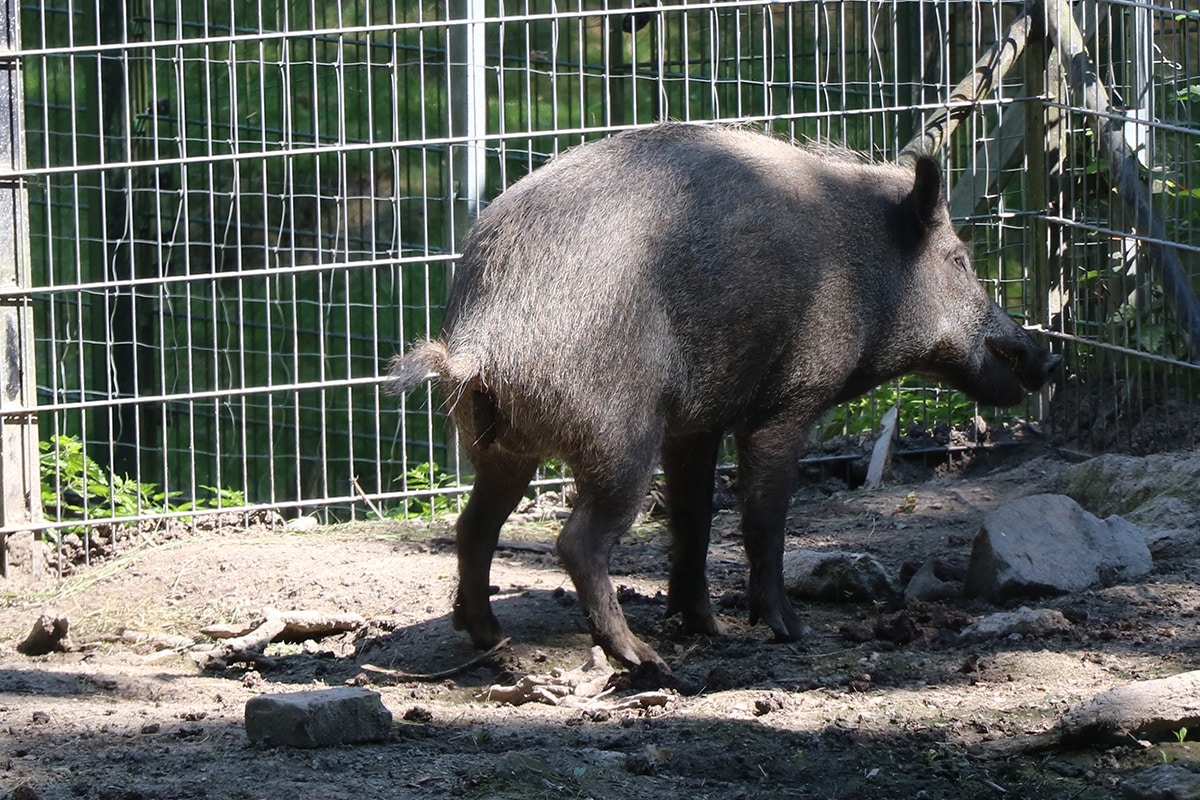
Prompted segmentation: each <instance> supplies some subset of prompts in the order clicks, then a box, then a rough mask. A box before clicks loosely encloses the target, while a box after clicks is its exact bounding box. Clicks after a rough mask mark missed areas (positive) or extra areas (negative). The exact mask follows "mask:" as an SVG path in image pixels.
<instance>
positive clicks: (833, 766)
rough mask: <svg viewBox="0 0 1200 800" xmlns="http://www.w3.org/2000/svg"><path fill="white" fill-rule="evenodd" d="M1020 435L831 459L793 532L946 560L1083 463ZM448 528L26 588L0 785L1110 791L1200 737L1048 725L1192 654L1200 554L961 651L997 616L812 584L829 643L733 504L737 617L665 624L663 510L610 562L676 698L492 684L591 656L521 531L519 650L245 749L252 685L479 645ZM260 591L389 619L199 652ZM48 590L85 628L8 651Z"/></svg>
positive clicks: (723, 595) (162, 791)
mask: <svg viewBox="0 0 1200 800" xmlns="http://www.w3.org/2000/svg"><path fill="white" fill-rule="evenodd" d="M1007 452H1009V455H1008V456H1006V458H1005V460H1004V461H1000V460H998V459H997V457H996V456H984V457H977V458H976V459H975V460H974V462H973V463H971V464H970V465H969V466H968V467H967V468H965V469H962V470H956V471H954V472H956V473H957V474H938V471H937V470H928V471H925V472H922V471H920V470H917V469H912V468H909V469H908V470H907V472H903V473H902V476H901V478H900V480H899V482H894V483H891V484H889V485H887V486H886V487H885V488H883V489H879V490H875V491H864V490H845V489H844V488H843V489H837V486H838V484H837V482H836V481H835V480H832V479H831V478H829V477H828V476H826V477H824V478H822V477H821V476H815V480H814V481H812V482H810V483H809V484H808V485H806V486H805V488H804V489H803V490H802V491H801V492H800V494H799V495H798V496H797V498H796V501H795V503H794V506H793V508H792V512H791V516H790V523H789V528H788V530H789V537H788V547H789V548H801V547H803V548H810V549H818V550H820V549H852V550H856V551H865V552H869V553H871V554H872V555H873V556H875V557H876V558H877V559H878V560H879V561H881V562H882V563H883V564H884V565H886V566H887V567H889V568H890V569H891V570H892V571H893V572H895V573H897V574H898V573H900V572H901V570H902V568H903V567H904V565H906V564H908V565H910V567H911V565H914V564H919V563H920V562H922V561H924V560H925V559H926V558H928V557H929V556H932V555H937V556H942V557H945V558H948V559H950V560H953V559H955V558H958V559H960V560H962V561H963V562H964V563H965V560H966V558H967V556H968V554H969V552H970V544H971V540H972V537H973V536H974V534H975V533H976V531H977V530H978V528H979V525H980V522H981V519H982V516H983V514H984V513H985V512H987V511H988V510H989V509H991V508H994V507H996V506H997V505H999V504H1002V503H1004V502H1006V501H1008V500H1011V499H1013V498H1015V497H1018V496H1022V495H1026V494H1032V493H1036V492H1040V491H1055V490H1059V489H1061V488H1062V475H1063V472H1064V470H1065V469H1066V466H1067V465H1066V463H1065V462H1064V461H1062V460H1061V459H1060V458H1059V457H1057V456H1056V455H1054V454H1053V453H1042V454H1037V457H1036V458H1035V457H1033V456H1034V455H1035V454H1033V453H1030V452H1029V451H1026V450H1022V452H1021V453H1020V454H1019V455H1018V456H1017V457H1016V460H1015V461H1014V460H1013V458H1014V457H1013V456H1012V454H1011V451H1007ZM541 509H542V510H543V511H545V515H547V516H554V511H553V509H552V508H551V509H548V510H547V509H546V507H545V506H542V507H541ZM530 516H536V514H533V515H530ZM557 527H558V523H557V522H556V521H534V520H527V521H522V522H515V523H510V525H509V526H508V527H507V528H506V529H505V532H504V534H503V537H504V538H505V539H507V540H514V541H525V542H544V543H549V542H552V541H553V537H554V533H555V531H556V530H557ZM449 533H450V522H449V521H444V522H438V523H435V524H430V523H399V522H396V523H370V524H359V525H352V526H340V527H331V528H320V529H317V530H315V531H311V532H308V533H303V534H298V533H284V532H275V531H267V530H264V529H261V528H259V529H229V528H226V529H223V530H220V531H216V532H209V533H204V534H196V535H193V536H189V537H187V538H182V539H178V540H174V541H169V542H167V543H165V544H159V545H157V546H153V547H151V546H146V547H143V548H141V549H137V550H134V551H133V552H129V553H127V554H125V555H122V556H121V557H119V558H117V559H115V560H109V561H105V562H102V563H100V564H97V565H94V566H91V567H89V568H87V569H83V570H81V571H80V572H79V573H78V574H76V575H73V576H71V577H70V578H67V579H65V580H64V581H62V582H61V584H57V585H52V586H43V587H41V588H40V589H36V590H35V589H22V590H19V591H18V590H13V589H11V587H10V588H9V590H7V591H6V592H5V594H3V595H2V601H3V602H2V607H3V613H2V615H0V642H3V644H0V798H8V797H12V798H20V799H21V800H28V799H29V798H35V797H36V798H41V799H42V800H52V799H56V798H105V799H106V800H142V799H143V798H145V799H149V798H221V799H222V800H237V799H239V798H310V797H311V798H343V797H344V798H354V799H355V800H363V799H365V798H409V797H412V798H427V797H462V798H586V797H590V798H597V800H599V799H600V798H628V797H637V798H660V797H661V798H676V797H690V798H738V797H747V798H748V797H754V798H776V797H780V798H782V797H789V798H998V797H1004V798H1024V797H1029V798H1108V797H1117V796H1121V785H1122V783H1123V781H1126V780H1129V779H1130V777H1131V776H1133V775H1135V774H1136V773H1138V772H1140V771H1141V770H1143V769H1145V768H1147V767H1150V766H1153V765H1157V764H1162V763H1164V762H1173V763H1181V764H1193V763H1195V762H1196V760H1197V755H1198V754H1200V744H1192V743H1191V742H1190V741H1183V742H1179V741H1175V739H1174V738H1173V737H1172V738H1171V739H1170V740H1169V741H1160V742H1138V741H1135V740H1133V739H1132V738H1131V739H1129V740H1128V741H1118V742H1111V741H1107V742H1085V743H1082V744H1080V745H1076V746H1074V747H1072V748H1070V749H1064V748H1062V747H1050V748H1045V747H1039V746H1037V743H1038V742H1039V741H1041V740H1039V739H1037V738H1036V735H1037V734H1039V733H1042V732H1045V731H1047V730H1049V729H1051V728H1052V727H1053V725H1054V724H1055V722H1056V721H1057V720H1058V719H1059V717H1060V715H1061V714H1062V712H1063V711H1064V710H1065V709H1067V708H1068V707H1069V706H1071V705H1073V704H1075V703H1078V702H1080V701H1083V700H1086V699H1088V698H1091V697H1093V696H1094V695H1096V694H1097V693H1099V692H1102V691H1104V690H1106V689H1109V688H1111V687H1113V686H1115V685H1118V684H1121V683H1123V682H1126V681H1129V680H1133V679H1146V678H1154V677H1161V676H1166V675H1170V674H1174V673H1177V672H1179V671H1182V670H1187V669H1196V668H1197V667H1200V663H1198V662H1200V650H1198V649H1197V644H1198V636H1200V627H1198V622H1197V611H1198V610H1200V591H1198V590H1197V583H1198V579H1200V554H1193V553H1182V554H1180V553H1176V554H1175V556H1174V558H1173V560H1171V561H1160V562H1158V563H1157V564H1156V568H1155V571H1154V572H1153V573H1152V574H1151V575H1149V576H1148V577H1146V578H1145V579H1142V580H1140V581H1138V582H1137V583H1132V584H1125V585H1117V586H1112V587H1109V588H1103V589H1096V590H1094V591H1089V592H1084V593H1080V594H1076V595H1072V596H1067V597H1058V598H1051V599H1047V600H1043V601H1037V602H1034V603H1031V605H1035V606H1039V605H1040V606H1043V607H1048V608H1056V609H1059V610H1061V611H1062V612H1063V613H1064V614H1065V615H1066V616H1067V618H1068V619H1070V620H1071V621H1072V623H1073V627H1072V629H1071V630H1070V632H1068V633H1066V634H1063V635H1059V636H1055V637H1053V638H1047V639H1041V640H1032V639H1028V638H1020V637H1012V638H1008V639H1005V640H1003V641H995V642H990V643H987V644H982V645H970V646H964V645H960V644H958V643H957V642H956V638H955V634H956V632H957V630H959V629H961V627H963V626H964V625H965V624H966V623H967V622H969V621H971V620H972V619H974V618H977V617H978V616H980V615H983V614H986V613H988V612H991V611H994V610H996V609H995V608H993V607H987V606H983V605H979V604H973V603H970V602H966V601H962V602H952V603H943V604H938V605H931V606H919V607H915V608H908V609H904V608H902V607H901V606H900V605H898V604H896V603H891V602H885V601H876V602H868V603H857V604H855V603H849V604H835V603H821V604H806V605H804V606H803V611H802V613H803V615H804V618H805V620H806V621H807V623H808V625H809V626H810V627H811V628H812V631H813V634H812V636H811V638H810V639H809V640H808V641H805V642H803V643H800V644H774V643H772V642H771V641H770V636H769V632H768V631H767V629H766V628H764V627H761V626H759V627H750V626H749V625H748V623H747V611H746V608H745V597H744V581H745V576H746V570H745V567H744V559H743V556H742V552H741V541H740V538H739V534H738V529H737V515H736V513H733V512H729V511H724V512H721V513H718V514H717V516H716V531H715V535H714V541H713V546H712V551H711V555H710V558H709V570H710V576H711V579H712V589H713V592H714V595H715V597H716V599H717V605H718V609H719V611H720V613H721V614H722V615H723V619H724V620H725V621H726V622H727V623H728V624H729V627H730V634H729V635H728V636H726V637H723V638H720V639H708V638H703V637H696V636H690V635H685V634H683V633H682V632H681V631H680V629H679V626H678V623H677V621H675V620H671V619H664V618H663V612H664V609H665V595H664V592H665V588H666V573H665V568H666V541H665V536H664V531H663V529H662V526H661V523H659V522H658V521H656V520H655V519H654V518H653V517H650V518H648V519H646V520H643V521H642V522H640V523H639V525H638V526H637V528H636V529H635V531H634V532H633V533H632V535H631V536H630V537H629V538H628V539H627V540H626V542H625V543H623V544H622V545H621V547H620V548H619V549H618V552H617V554H616V557H615V560H614V564H613V570H612V572H613V580H614V583H615V584H617V585H619V586H620V587H621V596H622V601H623V604H624V608H625V611H626V613H627V615H628V616H629V617H630V621H631V625H632V627H633V629H634V631H635V632H637V633H639V634H641V635H642V636H644V637H645V638H646V639H647V640H648V641H649V642H650V643H651V644H652V645H653V646H654V647H655V648H657V650H658V652H659V653H660V654H662V655H663V656H664V658H665V659H666V660H667V661H668V663H669V664H670V665H671V667H672V668H673V670H674V673H675V677H676V678H677V679H678V682H679V683H678V686H679V687H680V688H682V690H683V692H682V693H676V694H672V695H671V697H670V699H669V700H668V701H667V703H666V705H665V706H662V707H650V708H634V709H628V710H616V709H613V708H612V707H611V705H608V706H606V705H604V703H603V701H602V703H600V704H596V705H593V706H591V707H589V708H584V709H580V708H563V707H555V706H550V705H545V704H536V703H529V704H525V705H522V706H519V707H513V706H505V705H499V704H496V703H491V702H486V701H483V700H480V699H478V696H479V695H480V693H481V692H483V691H484V690H486V689H487V687H488V686H490V685H491V684H493V683H497V682H511V681H512V680H513V679H514V678H515V677H519V676H521V675H525V674H529V673H538V674H545V673H549V672H550V671H551V670H552V669H554V668H560V669H569V668H573V667H577V666H579V665H580V664H582V663H583V662H584V661H585V659H586V657H587V654H588V650H589V644H590V642H589V637H588V635H587V634H586V632H585V628H584V621H583V619H582V616H581V614H580V611H579V608H578V605H577V603H576V602H575V599H574V598H575V595H574V591H573V589H572V586H571V584H570V581H569V580H568V579H567V577H566V575H565V573H564V572H563V571H562V569H561V568H560V567H559V565H558V563H557V560H556V559H555V557H554V556H553V555H552V554H549V553H542V552H537V551H536V550H534V551H529V550H523V549H505V550H502V551H501V552H500V553H499V554H498V556H497V559H496V564H495V568H494V571H493V576H492V581H493V583H495V584H496V585H497V586H498V587H499V592H498V594H496V596H495V597H494V601H493V602H494V607H495V610H496V613H497V615H498V616H499V618H500V620H501V622H502V624H503V625H504V626H505V631H506V633H507V634H508V635H510V636H511V637H512V641H511V644H510V645H509V646H508V647H507V648H506V649H504V650H503V651H501V652H500V653H499V654H498V655H496V656H495V657H493V658H491V659H489V660H487V661H485V662H484V663H482V664H480V665H478V666H476V667H473V668H471V669H469V670H467V671H465V672H462V673H460V674H458V675H456V676H455V677H453V678H451V679H443V680H437V681H402V682H400V683H398V684H396V685H380V684H375V685H374V687H373V688H375V689H376V690H377V691H379V692H380V693H381V695H382V697H383V701H384V703H385V704H386V706H387V707H388V708H389V709H390V710H391V711H392V712H393V714H394V715H395V719H396V724H395V726H394V729H393V732H392V734H391V736H390V738H389V739H388V740H387V741H385V742H381V743H377V744H360V745H347V746H340V747H334V748H326V749H320V750H293V749H283V748H280V749H271V748H265V747H261V746H256V745H251V744H250V743H249V742H248V741H247V737H246V733H245V729H244V726H243V711H244V707H245V704H246V701H247V700H248V699H250V698H251V697H254V696H255V695H258V694H260V693H264V692H292V691H299V690H303V689H311V688H315V687H330V686H341V685H344V684H346V683H347V682H352V681H354V680H355V677H356V676H358V675H360V673H362V665H363V664H365V663H371V664H374V665H378V666H383V667H390V668H394V669H399V670H404V671H408V672H412V673H428V672H435V671H438V670H443V669H447V668H452V667H455V666H456V665H461V664H463V663H466V662H468V661H469V660H470V659H472V658H473V657H475V656H476V655H477V653H476V651H474V650H473V649H472V647H471V645H470V642H469V641H468V640H467V639H466V637H465V636H463V635H461V634H459V633H457V632H455V631H454V630H452V628H451V625H450V621H449V617H448V608H449V600H450V596H451V593H452V590H453V586H454V570H455V567H454V554H453V550H452V547H451V546H450V545H449V544H448V543H447V541H446V539H445V537H447V536H448V535H449ZM267 606H271V607H275V608H279V609H293V608H294V609H311V610H318V611H327V612H357V613H359V614H361V615H363V616H364V617H366V618H367V619H368V620H370V621H371V624H370V626H369V627H368V628H367V629H366V630H364V631H360V632H359V633H357V634H354V633H348V634H344V635H341V636H338V637H332V638H327V639H324V640H322V641H320V642H309V643H301V644H274V645H271V647H270V648H269V649H268V650H267V655H268V656H270V657H272V663H271V664H263V665H260V666H259V667H258V668H256V669H249V668H246V667H244V666H243V667H238V666H234V667H230V668H227V669H224V670H219V671H209V672H201V671H199V670H198V669H197V667H196V666H195V664H194V663H193V660H192V659H191V658H190V657H189V655H188V653H187V652H185V650H184V648H183V647H182V644H183V643H185V642H188V641H196V642H201V643H204V642H207V643H208V644H211V642H209V640H207V639H206V638H205V637H203V636H201V635H200V634H199V633H198V631H199V630H200V628H202V627H204V626H206V625H210V624H213V623H228V622H242V621H246V620H249V619H252V618H254V617H255V616H256V614H257V613H258V612H259V610H260V609H262V608H263V607H267ZM47 609H52V610H54V611H56V612H58V613H60V614H63V615H65V616H67V617H69V619H70V620H71V623H72V634H71V636H72V641H73V644H74V647H75V649H74V650H72V651H71V652H67V653H57V654H52V655H48V656H41V657H36V658H30V657H26V656H22V655H20V654H18V653H17V652H16V650H15V649H14V648H15V644H16V643H17V641H18V640H20V639H21V638H22V637H24V635H25V634H26V633H27V631H28V629H29V627H30V625H31V624H32V622H33V620H34V619H35V618H36V617H37V615H38V614H40V613H42V612H43V611H45V610H47ZM171 636H176V637H185V638H184V639H183V640H173V639H171V638H170V637H171ZM864 638H865V639H866V641H862V640H863V639H864ZM171 644H175V645H178V646H177V647H176V649H160V648H163V647H164V646H165V645H171ZM637 690H638V687H629V688H622V689H620V690H619V691H617V692H616V693H615V694H614V695H612V696H611V697H610V698H608V700H609V701H615V700H617V699H619V698H621V697H622V696H629V695H631V694H633V693H635V692H636V691H637Z"/></svg>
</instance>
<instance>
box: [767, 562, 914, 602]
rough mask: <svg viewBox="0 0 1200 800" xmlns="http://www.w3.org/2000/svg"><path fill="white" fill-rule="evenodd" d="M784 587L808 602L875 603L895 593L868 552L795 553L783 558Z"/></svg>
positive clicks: (890, 579)
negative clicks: (850, 601)
mask: <svg viewBox="0 0 1200 800" xmlns="http://www.w3.org/2000/svg"><path fill="white" fill-rule="evenodd" d="M783 585H784V587H785V588H786V589H787V591H788V592H790V593H791V594H794V595H795V596H797V597H800V598H804V599H806V600H832V601H834V602H837V601H846V600H876V599H881V598H886V597H890V596H891V595H892V594H893V593H894V591H895V590H894V588H893V582H892V578H891V576H890V575H888V572H887V570H886V569H884V567H883V565H882V564H880V563H879V562H878V561H876V560H875V559H873V558H871V557H870V556H868V555H866V554H865V553H846V552H841V551H834V552H829V553H820V552H816V551H814V550H792V551H789V552H787V553H784V555H783Z"/></svg>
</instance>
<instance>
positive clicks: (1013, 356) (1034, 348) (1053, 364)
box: [986, 332, 1062, 392]
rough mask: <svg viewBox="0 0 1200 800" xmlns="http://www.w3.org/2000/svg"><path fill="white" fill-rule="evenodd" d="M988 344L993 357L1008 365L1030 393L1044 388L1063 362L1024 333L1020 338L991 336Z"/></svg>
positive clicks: (1060, 357) (1059, 357)
mask: <svg viewBox="0 0 1200 800" xmlns="http://www.w3.org/2000/svg"><path fill="white" fill-rule="evenodd" d="M986 342H987V346H988V350H990V351H991V352H992V355H994V356H996V358H998V359H1000V360H1001V361H1003V362H1004V363H1006V364H1008V365H1009V368H1010V369H1012V371H1013V373H1014V374H1015V375H1016V376H1017V379H1018V380H1019V381H1020V382H1021V385H1022V386H1024V387H1025V389H1026V390H1028V391H1030V392H1036V391H1037V390H1038V389H1040V388H1042V386H1043V385H1044V384H1045V383H1046V381H1047V380H1049V379H1050V376H1051V375H1052V374H1053V373H1054V371H1055V370H1056V369H1058V365H1059V363H1060V362H1061V361H1062V356H1058V355H1054V354H1053V353H1051V352H1050V351H1049V350H1047V349H1046V348H1044V347H1041V346H1039V345H1038V344H1037V343H1036V342H1034V341H1033V339H1031V338H1030V337H1029V335H1028V334H1025V333H1024V332H1022V333H1021V334H1020V335H1018V336H989V337H988V338H987V340H986Z"/></svg>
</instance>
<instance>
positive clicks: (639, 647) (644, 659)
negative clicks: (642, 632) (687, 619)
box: [592, 633, 671, 676]
mask: <svg viewBox="0 0 1200 800" xmlns="http://www.w3.org/2000/svg"><path fill="white" fill-rule="evenodd" d="M592 638H593V639H595V640H596V644H598V645H600V646H601V647H602V648H604V652H606V653H608V654H609V655H610V656H612V657H613V658H615V659H616V660H617V661H620V662H621V663H622V664H624V665H625V666H626V667H629V669H630V670H632V671H634V672H637V673H639V674H641V673H643V672H645V671H646V670H657V671H658V672H659V673H661V674H662V675H664V676H665V675H670V674H671V668H670V667H668V666H667V664H666V662H665V661H663V660H662V659H661V658H659V657H658V653H656V652H654V648H653V647H651V646H650V645H648V644H646V643H645V642H643V641H642V640H640V639H638V638H637V637H636V636H634V635H633V634H632V633H630V634H629V635H628V637H627V638H626V639H625V640H624V641H621V642H618V641H611V642H606V641H601V639H600V637H598V636H595V635H594V634H593V636H592Z"/></svg>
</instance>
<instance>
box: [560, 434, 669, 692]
mask: <svg viewBox="0 0 1200 800" xmlns="http://www.w3.org/2000/svg"><path fill="white" fill-rule="evenodd" d="M650 452H653V450H651V451H650ZM649 480H650V465H649V464H647V465H645V467H644V469H643V468H641V465H638V467H637V468H636V469H631V470H628V471H626V474H625V475H624V476H621V477H620V478H618V479H615V480H613V479H610V480H603V479H602V480H596V479H595V478H593V477H589V476H588V475H587V474H586V472H583V471H581V470H578V469H576V470H575V486H576V489H577V495H576V499H575V508H574V510H572V512H571V516H570V518H569V519H568V520H567V522H566V524H565V525H563V529H562V533H560V534H559V536H558V555H559V558H561V559H562V562H563V566H564V567H566V569H567V572H568V573H569V574H570V576H571V581H572V582H573V583H574V584H575V591H576V592H577V593H578V594H579V605H580V607H581V608H582V609H583V613H584V614H585V615H586V616H587V620H588V626H589V627H590V628H591V631H592V638H593V639H594V640H595V642H596V644H598V645H600V646H601V647H602V648H604V651H605V652H606V653H608V654H609V655H610V656H612V657H613V658H615V659H617V660H618V661H620V662H622V663H624V664H626V665H628V666H631V667H636V666H639V665H642V664H651V665H654V666H655V667H657V668H658V669H660V670H661V671H662V672H664V673H667V672H669V671H670V670H668V669H667V666H666V664H664V663H663V661H662V659H660V658H659V657H658V654H657V653H655V652H654V648H652V647H650V646H649V645H647V644H646V643H645V642H643V641H642V640H640V639H638V638H637V637H636V636H634V635H633V632H632V631H630V630H629V624H628V623H627V622H626V621H625V615H624V614H623V613H621V607H620V605H618V603H617V595H616V593H615V592H614V591H613V588H612V581H610V580H609V577H608V562H609V558H610V556H611V554H612V549H613V547H614V546H615V545H616V543H617V540H618V539H620V538H621V536H622V534H624V533H625V532H626V531H627V530H629V526H630V525H631V524H633V520H634V517H636V516H637V511H638V508H639V507H640V505H641V502H642V500H643V499H644V498H645V496H646V487H647V485H648V483H649Z"/></svg>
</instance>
